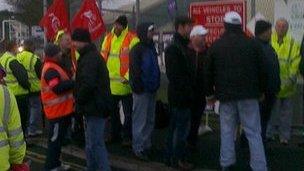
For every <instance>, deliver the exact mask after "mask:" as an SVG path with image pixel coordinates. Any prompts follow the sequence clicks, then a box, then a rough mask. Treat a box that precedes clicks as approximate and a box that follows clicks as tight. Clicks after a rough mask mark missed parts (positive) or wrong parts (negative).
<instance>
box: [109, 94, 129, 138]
mask: <svg viewBox="0 0 304 171" xmlns="http://www.w3.org/2000/svg"><path fill="white" fill-rule="evenodd" d="M112 98H113V101H114V104H113V113H112V114H111V136H112V139H113V140H120V139H121V138H123V139H124V140H131V139H132V117H131V116H132V103H133V102H132V101H133V100H132V95H126V96H116V95H113V96H112ZM120 101H121V102H122V108H123V113H124V116H125V122H124V123H123V124H122V123H121V120H120V112H119V102H120Z"/></svg>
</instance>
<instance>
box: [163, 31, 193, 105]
mask: <svg viewBox="0 0 304 171" xmlns="http://www.w3.org/2000/svg"><path fill="white" fill-rule="evenodd" d="M188 43H189V40H187V39H185V38H183V37H182V36H181V35H180V34H178V33H175V35H174V40H173V43H172V44H171V45H169V46H168V48H167V49H166V51H165V63H166V74H167V77H168V80H169V85H168V101H169V104H170V105H171V106H174V107H187V108H188V107H191V104H192V102H193V96H194V91H193V86H192V83H193V82H194V79H193V72H192V69H191V60H190V58H189V57H188V55H187V48H188Z"/></svg>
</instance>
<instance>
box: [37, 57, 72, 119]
mask: <svg viewBox="0 0 304 171" xmlns="http://www.w3.org/2000/svg"><path fill="white" fill-rule="evenodd" d="M48 69H54V70H56V71H57V72H58V73H59V75H60V79H61V80H62V81H65V80H69V77H68V75H67V73H66V72H65V71H64V70H63V69H62V68H61V67H60V66H59V65H57V64H56V63H52V62H47V63H45V64H44V66H43V69H42V76H41V100H42V104H43V108H44V111H45V114H46V117H47V118H48V119H55V118H59V117H63V116H66V115H69V114H71V113H72V112H73V111H74V98H73V94H72V91H70V92H67V93H65V94H61V95H57V94H56V93H55V92H53V91H52V88H51V87H49V85H48V84H47V82H46V80H44V75H45V72H46V71H47V70H48Z"/></svg>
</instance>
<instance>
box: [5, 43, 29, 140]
mask: <svg viewBox="0 0 304 171" xmlns="http://www.w3.org/2000/svg"><path fill="white" fill-rule="evenodd" d="M5 50H6V52H5V53H4V54H3V55H2V56H1V57H0V64H1V65H2V66H3V67H4V69H5V71H6V77H5V78H4V80H5V83H6V85H7V88H8V89H10V90H11V91H12V93H13V94H14V95H15V97H16V100H17V104H18V109H19V111H20V117H21V124H22V129H23V133H24V134H26V128H27V127H26V126H27V119H28V112H29V108H28V106H29V105H28V93H29V90H30V87H31V85H30V83H29V79H28V75H27V72H26V69H25V68H24V67H23V65H21V64H20V63H19V62H18V61H17V59H16V57H15V55H16V53H17V44H16V42H14V41H8V42H6V43H5Z"/></svg>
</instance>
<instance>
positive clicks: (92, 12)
mask: <svg viewBox="0 0 304 171" xmlns="http://www.w3.org/2000/svg"><path fill="white" fill-rule="evenodd" d="M71 27H72V28H73V29H75V28H85V29H88V30H89V32H90V34H91V39H92V40H93V41H95V40H96V39H97V38H98V37H100V36H101V35H102V34H103V33H104V32H105V31H106V29H105V25H104V22H103V19H102V17H101V13H100V10H99V8H98V6H97V2H96V0H84V2H83V3H82V6H81V8H80V10H79V11H78V12H77V14H76V15H75V16H74V18H73V20H72V23H71Z"/></svg>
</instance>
